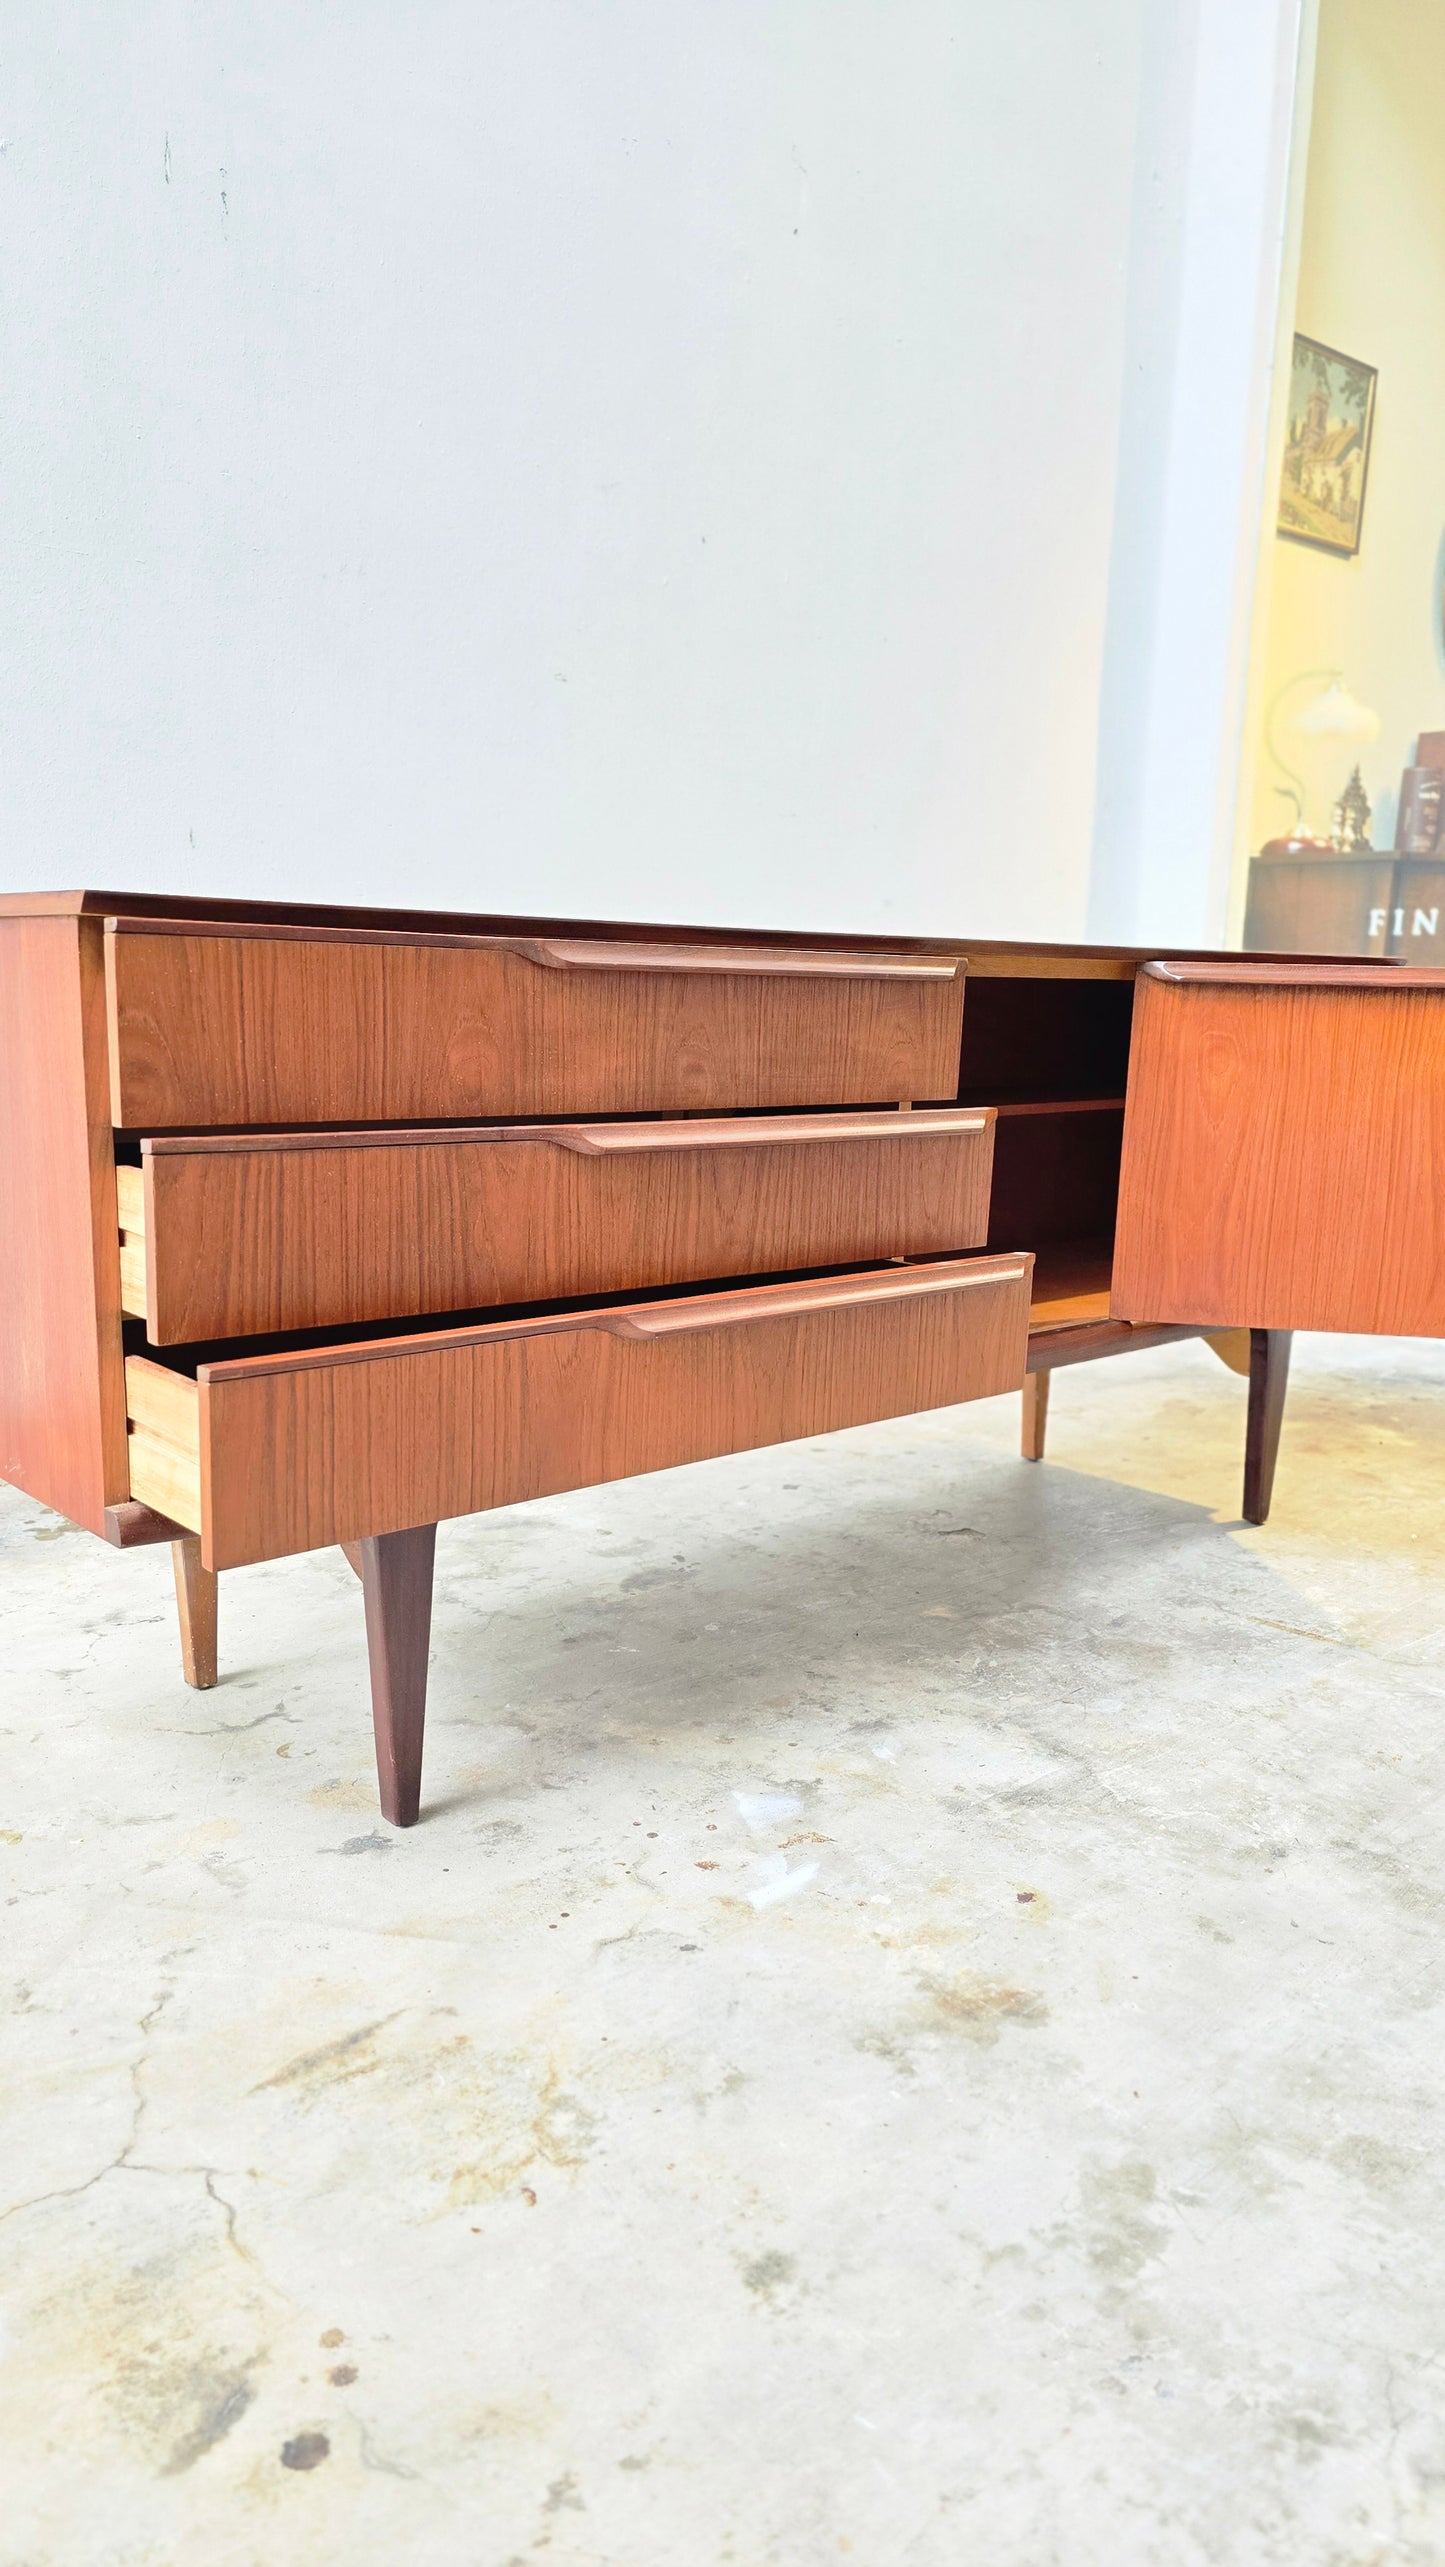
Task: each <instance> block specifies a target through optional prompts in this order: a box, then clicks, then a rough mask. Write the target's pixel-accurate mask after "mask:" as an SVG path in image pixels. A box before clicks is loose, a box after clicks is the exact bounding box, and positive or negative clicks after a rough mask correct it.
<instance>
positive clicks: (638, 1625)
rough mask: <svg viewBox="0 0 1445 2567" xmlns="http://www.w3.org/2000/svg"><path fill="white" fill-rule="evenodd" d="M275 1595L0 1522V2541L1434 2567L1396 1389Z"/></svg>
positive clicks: (969, 1423) (1429, 1967) (1427, 2181)
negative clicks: (385, 1584)
mask: <svg viewBox="0 0 1445 2567" xmlns="http://www.w3.org/2000/svg"><path fill="white" fill-rule="evenodd" d="M1242 1398H1243V1394H1242V1386H1241V1385H1240V1384H1239V1383H1238V1382H1237V1381H1235V1380H1234V1379H1233V1378H1232V1377H1231V1376H1230V1375H1228V1374H1226V1373H1224V1372H1223V1371H1222V1370H1220V1369H1219V1368H1218V1367H1217V1365H1216V1364H1215V1362H1214V1360H1213V1358H1212V1357H1211V1356H1210V1355H1209V1354H1208V1352H1207V1351H1206V1350H1205V1349H1204V1348H1202V1347H1199V1346H1186V1347H1182V1348H1175V1349H1170V1350H1168V1351H1166V1352H1164V1353H1160V1354H1157V1355H1152V1356H1135V1357H1133V1358H1130V1359H1128V1360H1126V1361H1122V1362H1118V1363H1114V1364H1106V1365H1100V1366H1097V1367H1094V1368H1092V1369H1090V1370H1082V1371H1076V1372H1074V1373H1072V1374H1068V1375H1061V1376H1060V1377H1059V1380H1058V1383H1057V1385H1056V1388H1055V1393H1054V1407H1055V1414H1054V1417H1053V1419H1052V1421H1051V1459H1050V1462H1049V1463H1048V1464H1047V1465H1045V1466H1044V1467H1043V1468H1041V1469H1034V1468H1030V1467H1029V1466H1027V1465H1025V1464H1023V1463H1021V1462H1019V1461H1018V1460H1017V1459H1016V1458H1015V1451H1016V1429H1017V1403H1016V1401H1013V1400H1009V1401H995V1402H992V1403H990V1404H989V1405H987V1406H982V1407H977V1408H973V1409H968V1410H957V1411H951V1412H948V1413H945V1414H942V1415H938V1416H934V1417H929V1418H925V1419H922V1420H911V1421H906V1422H904V1423H901V1424H896V1425H889V1426H886V1427H879V1428H872V1429H867V1430H864V1431H861V1432H858V1433H855V1434H852V1435H848V1436H843V1437H839V1438H836V1439H833V1440H831V1441H824V1442H819V1443H815V1444H809V1445H802V1446H794V1447H792V1448H789V1449H785V1450H783V1451H780V1452H774V1453H768V1454H763V1455H753V1456H750V1457H747V1458H744V1459H741V1460H737V1461H732V1462H727V1463H717V1464H710V1465H705V1466H703V1467H701V1468H697V1469H694V1470H688V1471H681V1472H677V1473H674V1474H672V1475H670V1476H668V1477H666V1478H663V1479H657V1480H652V1481H643V1482H638V1483H635V1484H633V1485H631V1486H628V1487H622V1488H614V1489H608V1490H604V1491H601V1492H592V1493H589V1494H586V1495H583V1496H579V1497H575V1498H569V1499H566V1500H560V1501H554V1502H552V1503H549V1504H544V1505H538V1506H533V1507H527V1508H523V1509H519V1510H518V1511H517V1512H515V1513H514V1514H511V1515H508V1516H505V1517H498V1518H496V1519H493V1520H492V1521H490V1522H488V1521H486V1520H480V1521H474V1522H470V1523H466V1524H459V1525H451V1526H448V1527H446V1528H444V1531H443V1533H442V1536H441V1540H440V1544H439V1553H438V1557H439V1592H438V1599H437V1613H436V1622H435V1635H434V1637H435V1655H434V1665H433V1676H432V1719H431V1735H430V1746H429V1758H428V1771H427V1793H426V1819H425V1823H424V1824H423V1825H422V1826H421V1827H420V1828H418V1829H417V1830H416V1831H415V1832H414V1833H413V1834H412V1835H411V1836H409V1837H405V1838H399V1837H395V1836H393V1835H392V1834H391V1833H390V1832H389V1831H388V1830H387V1829H386V1828H385V1827H384V1826H383V1825H382V1824H381V1823H380V1821H379V1820H378V1818H377V1815H376V1809H375V1800H374V1791H373V1778H372V1773H371V1767H370V1747H369V1738H368V1730H367V1715H366V1707H365V1692H364V1664H363V1643H362V1629H361V1614H360V1606H359V1597H358V1594H357V1590H356V1587H355V1584H354V1582H353V1580H352V1578H351V1574H350V1572H349V1570H348V1569H347V1568H346V1566H345V1564H344V1562H343V1561H342V1559H341V1557H340V1555H339V1554H336V1553H331V1554H319V1555H316V1556H314V1557H312V1558H308V1559H302V1560H295V1561H291V1562H288V1563H286V1564H284V1565H282V1566H278V1567H269V1568H259V1569H254V1570H248V1571H244V1572H241V1573H238V1574H237V1575H235V1576H232V1577H229V1578H227V1579H226V1580H225V1581H224V1582H223V1588H222V1663H223V1670H224V1676H225V1681H224V1683H223V1684H222V1686H221V1688H220V1689H219V1690H218V1691H217V1692H215V1693H212V1694H209V1695H203V1696H202V1695H195V1694H191V1693H188V1692H187V1691H186V1690H185V1688H184V1687H183V1686H182V1684H181V1683H180V1680H179V1674H178V1669H177V1661H176V1649H175V1639H174V1632H173V1628H172V1608H171V1603H170V1598H169V1594H168V1583H169V1562H168V1558H167V1556H166V1555H165V1554H164V1553H163V1552H162V1553H141V1554H132V1555H130V1556H129V1557H122V1556H121V1555H118V1554H115V1553H112V1552H108V1551H106V1550H105V1549H104V1548H103V1546H101V1545H100V1544H98V1543H96V1542H94V1541H92V1540H90V1539H89V1538H88V1537H86V1536H83V1535H80V1534H77V1533H74V1532H73V1531H71V1530H69V1529H68V1528H66V1527H65V1526H64V1525H62V1524H61V1523H59V1522H58V1521H57V1520H56V1519H55V1518H53V1517H51V1516H49V1515H47V1514H46V1512H45V1511H44V1510H43V1509H41V1508H40V1507H38V1506H36V1505H34V1504H32V1503H31V1502H29V1501H28V1500H26V1499H24V1498H20V1497H17V1496H15V1495H13V1494H12V1493H8V1492H7V1493H4V1495H3V1498H0V1621H3V1635H0V1666H3V1669H4V1679H3V1708H0V1725H3V1731H4V1774H5V1785H4V1799H3V1810H0V1817H3V1822H4V1824H3V1828H0V1836H3V1840H4V1841H3V1844H0V1854H3V1856H4V1871H5V1874H6V1876H7V1885H6V1889H5V1892H4V1896H5V1899H6V1902H7V1903H6V1904H5V1906H4V1910H3V1944H0V1980H3V1984H4V1987H5V1991H6V1996H7V2000H8V2004H7V2011H6V2018H5V2023H4V2032H3V2039H4V2059H5V2070H4V2098H5V2100H4V2108H3V2117H0V2173H3V2199H0V2212H3V2220H0V2307H3V2317H0V2325H3V2343H4V2346H5V2349H6V2355H7V2358H6V2359H5V2360H4V2361H3V2363H0V2484H3V2487H4V2491H5V2492H4V2495H3V2497H0V2560H3V2562H4V2567H82V2562H83V2567H101V2562H104V2567H173V2562H190V2561H192V2560H204V2561H206V2562H207V2567H293V2562H295V2567H302V2562H304V2567H318V2562H330V2561H332V2560H336V2561H342V2560H344V2561H346V2562H347V2567H371V2563H372V2562H381V2561H385V2562H387V2567H394V2562H396V2561H398V2560H401V2561H405V2562H406V2567H524V2562H525V2567H531V2562H533V2561H542V2560H545V2561H546V2562H548V2567H602V2563H603V2562H606V2567H823V2562H827V2567H833V2562H835V2561H838V2560H840V2559H847V2558H852V2559H854V2560H856V2561H857V2562H859V2567H1050V2562H1054V2561H1058V2562H1063V2567H1094V2562H1099V2567H1130V2563H1131V2562H1135V2561H1147V2562H1155V2561H1158V2562H1167V2563H1168V2567H1175V2562H1178V2567H1195V2562H1206V2561H1208V2562H1214V2561H1229V2562H1248V2567H1253V2562H1268V2563H1269V2567H1314V2563H1315V2562H1319V2567H1383V2563H1384V2562H1391V2567H1393V2562H1410V2563H1411V2567H1415V2563H1416V2562H1426V2561H1429V2562H1434V2561H1438V2560H1441V2559H1445V2374H1442V2338H1445V2243H1442V2239H1445V2219H1442V2212H1445V2166H1442V2158H1441V2140H1440V2131H1441V2118H1440V2100H1441V2085H1442V2069H1441V2057H1442V2050H1441V1988H1442V1969H1441V1940H1440V1920H1441V1909H1442V1887H1441V1884H1442V1845H1441V1807H1440V1779H1441V1774H1442V1767H1445V1742H1442V1729H1445V1652H1442V1637H1445V1635H1442V1629H1441V1625H1442V1619H1445V1596H1442V1588H1441V1580H1440V1570H1441V1540H1440V1501H1441V1497H1442V1493H1445V1349H1441V1348H1438V1347H1433V1346H1418V1345H1414V1344H1403V1345H1388V1344H1387V1345H1377V1344H1372V1343H1369V1342H1365V1341H1345V1340H1328V1339H1315V1340H1307V1341H1301V1342H1300V1344H1299V1345H1298V1346H1297V1350H1296V1383H1295V1388H1294V1392H1293V1397H1292V1401H1291V1406H1290V1411H1289V1414H1288V1418H1287V1422H1286V1429H1285V1445H1284V1453H1283V1459H1282V1462H1281V1466H1280V1478H1279V1487H1278V1492H1277V1498H1276V1508H1275V1514H1274V1518H1273V1520H1272V1522H1271V1523H1270V1525H1269V1526H1268V1527H1267V1528H1265V1529H1264V1530H1263V1531H1262V1532H1253V1531H1250V1530H1247V1529H1246V1528H1244V1527H1242V1526H1241V1525H1240V1523H1239V1522H1238V1520H1237V1517H1236V1514H1235V1509H1236V1506H1237V1503H1238V1485H1239V1459H1240V1443H1241V1433H1242Z"/></svg>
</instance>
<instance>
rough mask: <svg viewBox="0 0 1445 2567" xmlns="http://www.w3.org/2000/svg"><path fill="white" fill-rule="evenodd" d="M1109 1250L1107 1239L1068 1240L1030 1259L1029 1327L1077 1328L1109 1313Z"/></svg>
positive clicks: (1045, 1249) (1110, 1263) (1042, 1249)
mask: <svg viewBox="0 0 1445 2567" xmlns="http://www.w3.org/2000/svg"><path fill="white" fill-rule="evenodd" d="M1113 1262H1114V1259H1113V1251H1112V1249H1111V1247H1110V1244H1109V1241H1108V1240H1107V1239H1072V1240H1066V1241H1064V1242H1063V1243H1062V1244H1061V1245H1060V1246H1058V1247H1055V1248H1041V1249H1040V1250H1039V1251H1038V1254H1037V1256H1036V1257H1035V1260H1034V1284H1033V1295H1032V1298H1031V1300H1030V1303H1029V1326H1030V1328H1077V1327H1078V1326H1079V1324H1080V1322H1081V1321H1083V1320H1086V1319H1107V1318H1108V1316H1109V1281H1110V1276H1111V1273H1112V1269H1113Z"/></svg>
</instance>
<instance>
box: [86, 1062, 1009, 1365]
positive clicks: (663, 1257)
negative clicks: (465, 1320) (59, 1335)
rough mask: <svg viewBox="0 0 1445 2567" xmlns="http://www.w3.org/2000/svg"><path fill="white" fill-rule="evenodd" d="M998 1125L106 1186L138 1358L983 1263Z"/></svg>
mask: <svg viewBox="0 0 1445 2567" xmlns="http://www.w3.org/2000/svg"><path fill="white" fill-rule="evenodd" d="M992 1159H993V1116H992V1114H991V1113H988V1112H984V1111H980V1110H978V1109H976V1108H973V1109H969V1108H959V1107H954V1108H952V1109H945V1110H942V1111H932V1110H928V1111H924V1112H920V1113H914V1114H899V1113H897V1112H894V1113H883V1114H866V1113H865V1114H812V1115H791V1116H781V1115H759V1116H748V1117H743V1116H739V1117H735V1118H732V1119H729V1120H726V1121H707V1122H704V1121H697V1122H634V1123H593V1124H585V1123H569V1124H541V1125H532V1126H527V1125H521V1126H518V1125H505V1124H503V1125H496V1124H491V1125H483V1126H481V1127H479V1128H477V1129H474V1130H472V1131H442V1132H439V1131H414V1130H413V1131H381V1132H350V1133H347V1132H319V1133H316V1132H309V1133H308V1132H300V1133H297V1132H289V1133H240V1134H225V1135H221V1134H216V1135H211V1134H201V1135H197V1136H192V1137H187V1138H185V1139H182V1138H175V1139H170V1140H166V1139H160V1140H150V1141H147V1142H145V1143H144V1145H143V1150H142V1160H141V1165H140V1167H138V1168H135V1167H122V1168H120V1169H118V1170H117V1181H118V1189H117V1190H118V1198H119V1213H120V1225H121V1234H122V1249H121V1299H122V1306H123V1307H124V1309H125V1310H127V1311H128V1312H130V1313H132V1314H133V1315H134V1316H136V1317H139V1318H143V1319H144V1320H145V1323H146V1333H147V1335H148V1336H149V1338H150V1340H151V1342H152V1344H153V1345H157V1346H167V1345H178V1344H181V1343H183V1342H184V1341H186V1340H187V1339H190V1340H192V1341H200V1340H204V1339H206V1338H214V1337H245V1336H256V1335H264V1334H265V1333H267V1332H268V1331H273V1330H284V1329H295V1328H324V1327H329V1326H331V1325H333V1324H335V1323H337V1322H340V1321H362V1320H369V1319H405V1318H410V1317H413V1316H416V1315H420V1314H422V1313H424V1312H431V1311H448V1310H467V1311H471V1310H477V1309H481V1308H485V1307H487V1306H488V1305H491V1304H507V1303H511V1302H526V1301H562V1300H566V1299H569V1298H572V1297H574V1296H577V1297H580V1296H587V1295H592V1294H598V1293H612V1292H631V1291H635V1290H637V1289H639V1288H642V1287H654V1288H656V1289H658V1290H661V1289H662V1288H664V1287H665V1286H667V1285H668V1284H678V1283H694V1282H701V1281H704V1280H706V1279H707V1278H708V1277H709V1276H717V1275H758V1274H787V1273H790V1272H792V1271H793V1270H795V1269H796V1268H799V1267H808V1266H846V1265H855V1266H856V1265H863V1264H865V1263H870V1262H873V1261H878V1260H882V1259H885V1258H889V1257H901V1256H928V1255H932V1254H937V1253H940V1252H942V1253H947V1252H949V1251H954V1252H956V1251H958V1250H960V1249H964V1248H972V1247H981V1246H982V1245H983V1242H984V1238H985V1235H986V1233H987V1229H988V1206H989V1177H990V1170H991V1166H992Z"/></svg>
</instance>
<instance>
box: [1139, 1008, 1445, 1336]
mask: <svg viewBox="0 0 1445 2567" xmlns="http://www.w3.org/2000/svg"><path fill="white" fill-rule="evenodd" d="M1112 1308H1113V1311H1114V1314H1115V1316H1116V1317H1118V1318H1124V1319H1133V1320H1178V1321H1193V1322H1194V1323H1195V1324H1196V1325H1197V1326H1202V1327H1211V1328H1212V1327H1220V1328H1234V1327H1241V1328H1242V1327H1251V1328H1337V1329H1348V1330H1357V1331H1361V1332H1366V1333H1383V1334H1395V1333H1399V1334H1402V1335H1410V1336H1430V1337H1438V1336H1441V1335H1445V973H1441V972H1430V971H1404V970H1394V969H1391V968H1390V967H1389V966H1383V965H1382V966H1374V965H1370V964H1367V963H1361V964H1348V963H1342V964H1339V965H1323V966H1322V965H1319V964H1314V965H1308V964H1283V963H1281V964H1268V965H1262V964H1252V963H1245V962H1241V963H1237V964H1187V963H1173V964H1167V965H1166V964H1157V963H1151V964H1150V965H1149V966H1148V967H1147V968H1146V970H1145V971H1143V972H1142V973H1141V974H1140V978H1139V984H1138V993H1137V997H1136V1001H1135V1017H1134V1038H1133V1049H1132V1053H1131V1057H1130V1068H1129V1089H1128V1103H1127V1107H1126V1111H1125V1117H1124V1153H1123V1163H1122V1169H1121V1176H1120V1192H1119V1222H1118V1231H1117V1235H1116V1240H1115V1249H1114V1276H1113V1300H1112Z"/></svg>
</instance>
